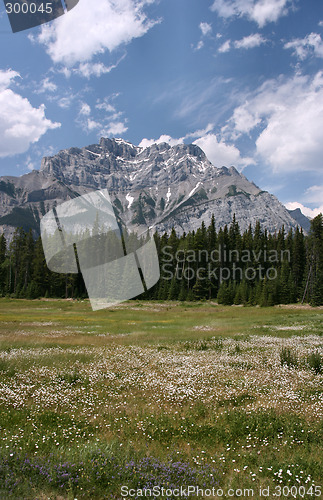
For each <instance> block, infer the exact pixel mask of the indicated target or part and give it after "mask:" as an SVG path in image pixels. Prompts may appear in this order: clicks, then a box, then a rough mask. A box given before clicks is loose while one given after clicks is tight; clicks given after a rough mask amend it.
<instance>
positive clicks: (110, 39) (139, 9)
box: [37, 0, 156, 74]
mask: <svg viewBox="0 0 323 500" xmlns="http://www.w3.org/2000/svg"><path fill="white" fill-rule="evenodd" d="M153 1H154V0H118V1H115V0H95V1H93V0H82V1H81V2H79V3H78V4H77V6H76V7H74V9H73V10H71V11H70V12H69V13H68V15H66V16H61V17H60V18H58V19H56V20H55V22H53V23H51V24H46V25H43V26H42V29H41V33H40V35H39V36H38V38H37V40H38V41H39V42H40V43H42V44H44V45H45V47H46V50H47V52H48V54H49V55H50V57H51V58H52V60H53V62H54V63H61V64H64V65H65V66H70V67H71V66H73V65H75V64H78V63H84V62H89V61H91V60H92V58H93V57H94V56H95V55H97V54H102V53H104V52H105V51H106V50H108V51H110V52H112V51H113V50H115V49H117V48H118V47H120V46H121V45H124V44H127V43H129V42H131V40H133V39H134V38H138V37H141V36H143V35H144V34H145V33H146V32H147V31H148V30H149V29H150V28H151V27H152V26H153V25H154V24H156V21H152V20H150V19H148V18H147V16H146V14H145V12H144V7H145V6H146V5H147V4H150V3H153ZM101 69H103V68H101ZM97 70H98V71H99V72H100V69H98V68H97ZM94 74H95V72H94Z"/></svg>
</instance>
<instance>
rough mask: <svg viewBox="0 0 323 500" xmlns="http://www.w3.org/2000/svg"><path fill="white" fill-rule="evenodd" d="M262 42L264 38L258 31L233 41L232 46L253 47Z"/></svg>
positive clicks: (237, 47)
mask: <svg viewBox="0 0 323 500" xmlns="http://www.w3.org/2000/svg"><path fill="white" fill-rule="evenodd" d="M263 43H266V39H265V38H264V37H263V36H262V35H260V33H254V34H253V35H249V36H245V37H244V38H242V39H241V40H237V41H236V42H234V46H235V48H236V49H253V48H254V47H259V46H260V45H262V44H263Z"/></svg>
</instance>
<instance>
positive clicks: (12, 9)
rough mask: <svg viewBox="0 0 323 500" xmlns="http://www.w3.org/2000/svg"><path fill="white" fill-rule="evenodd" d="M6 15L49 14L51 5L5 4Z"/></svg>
mask: <svg viewBox="0 0 323 500" xmlns="http://www.w3.org/2000/svg"><path fill="white" fill-rule="evenodd" d="M6 11H7V14H36V13H38V12H41V13H46V14H51V13H52V12H53V4H52V3H41V4H36V3H34V2H32V3H27V2H24V3H18V2H16V3H6Z"/></svg>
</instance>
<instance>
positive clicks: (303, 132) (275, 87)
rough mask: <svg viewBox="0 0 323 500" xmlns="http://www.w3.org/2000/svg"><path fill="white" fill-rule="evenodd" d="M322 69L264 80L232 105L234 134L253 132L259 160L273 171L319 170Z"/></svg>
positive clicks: (322, 148)
mask: <svg viewBox="0 0 323 500" xmlns="http://www.w3.org/2000/svg"><path fill="white" fill-rule="evenodd" d="M322 118H323V72H319V73H317V74H316V75H315V76H313V77H310V76H302V75H300V74H296V75H295V76H294V77H292V78H290V79H283V78H278V79H277V80H269V81H267V82H265V83H264V84H263V85H262V86H261V87H260V88H259V89H257V90H256V91H255V93H254V94H253V95H252V96H251V97H250V98H249V99H248V100H247V101H246V102H245V103H244V104H243V105H241V106H239V107H238V108H236V109H235V111H234V113H233V116H232V119H231V123H232V124H233V132H232V136H234V134H237V133H238V134H249V133H250V132H252V131H253V132H254V133H255V134H256V136H257V138H256V148H257V153H258V156H259V157H260V159H261V161H264V162H265V163H267V164H269V165H270V166H271V167H272V168H273V170H274V171H285V172H288V171H295V170H300V171H302V170H308V171H322V157H323V128H322Z"/></svg>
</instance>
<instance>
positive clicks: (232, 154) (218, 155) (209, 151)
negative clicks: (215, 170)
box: [193, 134, 254, 168]
mask: <svg viewBox="0 0 323 500" xmlns="http://www.w3.org/2000/svg"><path fill="white" fill-rule="evenodd" d="M193 144H197V146H199V147H200V148H201V149H202V150H203V151H204V153H205V154H206V156H207V157H208V159H209V160H210V161H211V162H212V163H213V165H215V166H216V167H222V166H231V165H234V166H235V167H240V168H241V167H246V166H247V165H251V164H253V163H254V161H253V160H252V159H251V158H242V157H241V153H240V151H239V149H238V148H237V147H236V146H234V145H231V144H226V143H225V142H224V140H223V139H222V138H219V137H218V136H217V135H215V134H207V135H205V136H203V137H200V138H199V139H197V140H196V141H194V143H193Z"/></svg>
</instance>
